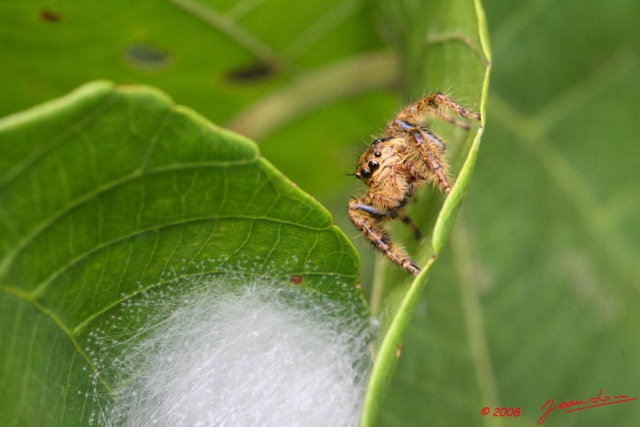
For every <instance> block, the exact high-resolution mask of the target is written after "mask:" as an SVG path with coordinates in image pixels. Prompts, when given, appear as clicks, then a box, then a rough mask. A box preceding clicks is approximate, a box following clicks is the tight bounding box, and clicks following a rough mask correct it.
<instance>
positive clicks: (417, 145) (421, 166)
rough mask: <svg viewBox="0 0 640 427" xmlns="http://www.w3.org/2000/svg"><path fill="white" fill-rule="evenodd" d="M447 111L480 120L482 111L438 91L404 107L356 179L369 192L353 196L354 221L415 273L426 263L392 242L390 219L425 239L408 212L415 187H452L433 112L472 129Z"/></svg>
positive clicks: (369, 152) (363, 158)
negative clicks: (431, 124)
mask: <svg viewBox="0 0 640 427" xmlns="http://www.w3.org/2000/svg"><path fill="white" fill-rule="evenodd" d="M447 110H448V111H451V112H453V113H455V115H457V116H459V117H461V118H464V119H470V120H480V114H478V113H473V112H471V111H468V110H466V109H465V108H463V107H461V106H460V105H458V104H456V103H455V102H453V101H452V100H451V99H450V98H448V97H447V96H445V95H443V94H441V93H433V94H431V95H429V96H427V97H426V98H423V99H421V100H419V101H416V102H414V103H413V104H410V105H409V106H407V107H405V108H404V109H403V110H402V111H400V112H399V113H398V115H396V117H395V118H394V119H393V120H391V121H390V122H389V123H388V124H387V128H386V131H385V134H386V135H385V136H384V137H382V138H378V139H376V140H374V141H373V143H372V144H371V146H370V147H369V148H368V149H367V150H366V151H365V152H364V153H363V154H362V155H361V156H360V158H359V159H358V164H357V166H356V173H355V176H356V178H358V179H360V180H362V182H364V183H365V185H366V186H367V187H368V189H367V193H366V194H365V195H364V196H361V197H356V198H354V199H352V200H350V201H349V211H348V213H349V218H350V219H351V222H353V224H354V225H355V226H356V227H357V228H358V229H359V230H360V231H361V232H362V234H364V236H365V237H366V238H367V239H368V240H369V241H371V243H373V245H374V246H375V247H376V248H378V249H379V250H380V251H381V252H382V253H383V254H384V255H385V256H386V257H387V258H389V259H390V260H391V261H393V262H395V263H396V264H398V265H399V266H400V267H402V268H404V269H406V270H408V271H409V272H410V273H412V274H413V275H417V274H418V273H419V272H420V267H418V264H416V262H415V261H414V260H412V259H411V258H410V257H409V255H408V254H407V253H406V252H405V251H404V249H402V248H401V247H399V246H397V245H396V244H395V243H393V242H392V241H391V236H390V235H389V233H388V232H387V231H386V230H385V228H384V223H385V222H386V221H392V220H394V219H396V218H400V219H401V220H402V222H404V223H405V224H407V225H408V226H409V227H410V228H411V229H412V231H413V233H414V235H415V236H416V238H420V231H419V230H418V228H416V227H415V225H413V223H412V222H411V220H410V219H409V217H407V216H406V215H405V214H404V213H403V210H404V207H405V206H406V205H407V203H409V201H410V200H411V197H412V196H413V193H414V191H415V190H416V189H418V188H419V187H421V186H422V185H423V184H432V185H436V186H438V187H439V188H440V190H442V191H443V192H444V193H445V194H448V193H449V191H450V190H451V181H450V179H449V176H448V166H447V162H446V158H445V148H446V146H445V144H444V142H443V141H442V139H440V137H438V136H437V135H436V134H435V133H433V132H432V131H431V130H429V128H427V127H426V126H425V124H424V123H425V120H426V119H427V118H428V117H429V116H432V117H437V118H439V119H442V120H444V121H446V122H448V123H451V124H452V125H455V126H458V127H461V128H463V129H469V127H470V126H469V124H468V123H467V122H465V121H462V120H458V119H457V118H455V117H453V116H451V115H449V114H448V113H447Z"/></svg>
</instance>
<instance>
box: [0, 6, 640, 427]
mask: <svg viewBox="0 0 640 427" xmlns="http://www.w3.org/2000/svg"><path fill="white" fill-rule="evenodd" d="M381 3H383V2H381ZM433 3H434V4H437V3H439V2H435V1H434V2H433ZM460 3H464V2H460ZM471 3H472V2H471V1H469V2H468V4H469V7H471V6H470V5H471ZM399 4H400V5H405V6H406V7H408V8H410V7H411V5H412V2H406V3H402V2H400V3H399ZM483 4H484V8H485V11H486V15H487V19H488V23H489V30H490V35H491V41H492V50H493V71H492V76H491V91H490V96H489V105H488V116H487V128H486V131H485V134H484V137H483V142H482V146H481V151H480V157H479V161H478V164H477V166H476V170H475V173H474V177H473V179H472V183H471V187H470V191H469V193H468V195H467V198H466V200H465V202H464V205H463V209H462V211H461V212H460V216H459V218H458V222H457V224H456V227H455V229H454V233H453V235H452V238H451V241H450V242H449V245H448V247H447V249H446V250H445V251H444V252H445V253H444V254H443V256H442V257H441V259H440V260H438V262H437V264H436V266H435V269H434V272H433V274H432V277H431V279H430V283H429V286H428V288H427V292H426V293H425V295H424V296H423V300H422V302H421V304H420V305H419V307H418V311H417V313H416V316H415V319H414V321H413V323H412V326H411V329H410V331H409V335H408V337H407V340H406V342H405V345H404V347H403V349H402V357H401V359H400V363H399V368H398V372H397V374H396V376H395V379H394V382H393V384H392V386H391V389H390V392H389V393H388V396H387V400H386V401H385V404H384V406H383V408H382V417H381V419H380V423H379V424H380V425H389V426H393V425H437V426H440V425H442V426H447V425H470V426H471V425H478V426H480V425H503V426H520V425H534V424H535V422H536V420H537V419H538V417H539V416H540V415H541V412H540V408H541V406H542V405H543V404H544V403H545V402H546V401H547V400H548V399H550V398H553V399H556V403H559V402H560V401H562V400H580V399H588V398H590V397H594V396H596V395H597V394H598V392H599V390H601V389H602V390H603V394H611V395H613V394H623V395H629V396H632V397H640V385H638V382H637V379H638V378H640V336H639V335H640V333H639V332H638V328H637V325H638V324H639V317H640V314H639V313H640V310H638V305H639V302H640V269H639V268H638V266H637V260H638V259H639V258H640V257H639V255H640V222H639V221H638V220H637V212H638V211H640V190H639V187H638V179H637V177H638V173H637V170H638V167H637V161H638V160H637V159H638V158H640V146H639V144H638V137H637V135H636V127H637V122H636V120H637V118H636V116H637V115H638V113H640V107H638V99H640V80H639V79H638V75H640V64H639V60H640V58H639V56H640V26H639V25H638V22H640V3H639V2H636V1H633V0H613V1H609V2H596V1H586V2H585V1H579V0H568V1H563V2H552V1H549V0H529V1H513V2H501V1H498V0H488V1H485V2H483ZM385 10H387V9H385V7H380V5H378V3H376V2H373V1H361V0H348V1H311V2H295V1H291V0H288V1H285V0H244V1H221V0H218V1H213V0H210V1H204V0H203V1H199V2H192V1H187V0H173V1H151V0H148V1H142V2H135V3H131V2H126V1H124V0H118V1H115V0H114V1H109V2H103V3H100V4H98V3H90V2H72V1H51V2H47V3H46V4H45V3H41V2H37V1H31V0H28V1H21V2H3V3H2V4H0V85H1V87H2V98H1V100H0V116H4V115H7V114H10V113H13V112H17V111H20V110H23V109H25V108H28V107H30V106H33V105H35V104H37V103H41V102H43V101H46V100H49V99H51V98H54V97H58V96H61V95H64V94H66V93H67V92H69V91H71V90H72V89H74V88H75V87H77V86H79V85H81V84H83V83H85V82H87V81H89V80H93V79H109V80H112V81H115V82H116V83H121V84H138V83H144V84H149V85H153V86H157V87H158V88H160V89H162V90H164V91H165V92H167V93H168V94H170V95H171V96H172V97H173V98H174V99H175V100H176V102H177V103H179V104H182V105H187V106H189V107H191V108H193V109H195V110H197V111H199V112H200V113H201V114H203V115H205V116H206V117H207V118H209V119H210V120H212V121H213V122H215V123H217V124H220V125H223V126H224V125H231V126H232V127H234V128H235V129H238V130H240V131H242V132H244V133H246V134H248V135H250V136H253V137H255V139H256V140H257V142H258V143H259V144H260V148H261V152H262V154H263V155H264V156H265V157H266V158H267V159H269V160H270V161H271V162H272V163H274V165H275V166H276V167H277V168H279V169H280V170H281V171H283V172H284V173H285V174H286V175H287V176H288V177H289V178H291V179H292V180H293V181H294V182H296V184H297V185H298V186H299V187H301V188H302V189H303V190H305V191H307V192H309V193H310V194H311V195H313V196H314V197H316V198H317V199H318V200H319V201H321V202H322V203H323V204H325V205H326V206H328V207H329V208H330V209H331V210H332V212H333V214H334V217H335V219H336V222H337V223H338V224H339V225H340V226H341V227H342V228H343V230H345V232H346V233H347V234H348V235H349V236H350V237H354V242H355V243H357V244H358V245H360V246H361V249H362V250H361V254H362V255H363V256H364V258H365V259H371V258H373V257H374V256H375V254H374V253H373V251H372V250H371V249H369V248H367V247H366V246H365V245H363V244H362V239H361V238H359V237H358V236H357V234H358V233H357V232H356V231H355V230H354V229H353V228H351V226H350V224H348V223H347V221H346V219H345V217H346V215H345V212H344V205H345V203H346V201H347V199H348V198H349V197H350V196H351V194H352V192H353V191H354V190H355V189H356V188H358V186H357V182H353V181H354V180H353V179H352V178H349V177H346V176H345V175H344V174H345V173H350V172H352V169H353V164H354V161H355V158H356V157H357V155H358V154H359V153H360V152H361V151H362V149H363V147H364V145H363V143H366V142H368V141H370V139H371V137H372V136H374V135H378V134H379V132H380V131H381V129H383V126H384V124H385V123H386V121H387V120H388V119H389V118H390V117H391V116H392V115H393V114H394V112H395V111H396V110H397V109H398V108H399V106H401V105H402V102H403V96H406V95H407V92H406V88H407V87H409V86H415V82H406V81H403V76H404V75H403V73H402V70H400V71H398V70H397V65H396V63H395V61H394V59H393V58H394V49H395V47H394V42H395V41H396V40H397V39H396V38H395V37H394V31H393V30H392V29H391V26H392V25H391V24H392V23H390V22H389V19H388V18H389V17H388V16H385ZM461 15H462V14H461ZM418 18H419V17H416V19H415V20H414V21H412V22H416V21H419V19H418ZM428 21H429V20H428V19H426V18H425V22H428ZM396 29H397V28H396ZM410 30H411V29H408V31H410ZM464 71H465V70H461V69H456V70H451V72H452V73H457V74H460V73H464ZM397 76H399V78H398V77H397ZM474 78H475V77H474ZM319 82H320V83H319ZM423 90H424V93H423V94H426V93H428V92H431V91H433V90H445V91H451V92H452V93H453V94H454V95H455V94H456V91H457V88H451V87H439V88H432V87H425V88H424V89H423ZM461 91H462V92H464V88H463V89H462V90H461ZM413 95H414V96H418V95H421V94H413ZM267 101H268V102H272V104H257V103H259V102H267ZM463 101H468V102H469V103H473V102H475V100H472V99H466V100H463ZM256 105H257V107H256V108H260V107H261V106H262V107H261V108H262V109H258V110H253V109H252V108H253V107H254V106H256ZM265 105H266V107H265ZM253 111H258V113H259V114H258V115H257V116H256V115H251V113H252V112H253ZM267 113H269V114H273V115H274V117H271V116H267ZM265 123H266V124H265ZM364 268H365V271H364V272H363V276H362V277H363V285H364V286H365V288H366V287H367V286H368V285H369V283H370V281H371V279H370V274H369V272H368V268H369V263H368V262H365V267H364ZM485 406H488V407H491V408H495V407H513V408H521V412H520V416H519V417H508V418H500V417H492V416H491V415H489V416H482V415H481V414H480V411H481V409H482V408H483V407H485ZM492 413H493V410H492V411H491V414H492ZM638 419H640V401H631V402H628V403H622V404H618V405H610V406H606V407H599V408H594V409H589V410H584V411H578V412H573V413H565V412H563V411H561V410H557V411H555V412H554V413H553V414H551V415H550V416H549V419H548V420H547V421H546V422H545V425H549V426H565V425H581V426H602V425H633V423H634V422H637V420H638Z"/></svg>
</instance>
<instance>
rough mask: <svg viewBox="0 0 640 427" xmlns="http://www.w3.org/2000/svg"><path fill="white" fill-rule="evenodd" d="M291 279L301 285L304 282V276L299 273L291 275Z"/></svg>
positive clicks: (295, 283)
mask: <svg viewBox="0 0 640 427" xmlns="http://www.w3.org/2000/svg"><path fill="white" fill-rule="evenodd" d="M289 281H290V282H291V283H293V284H294V285H300V284H302V281H303V279H302V276H298V275H297V274H294V275H292V276H291V277H289Z"/></svg>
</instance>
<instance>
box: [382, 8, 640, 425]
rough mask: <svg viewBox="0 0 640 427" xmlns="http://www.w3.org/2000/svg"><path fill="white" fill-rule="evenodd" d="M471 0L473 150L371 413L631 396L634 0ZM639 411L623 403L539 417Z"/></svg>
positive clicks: (638, 415)
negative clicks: (476, 59)
mask: <svg viewBox="0 0 640 427" xmlns="http://www.w3.org/2000/svg"><path fill="white" fill-rule="evenodd" d="M484 5H485V7H486V10H487V16H488V18H489V19H488V21H489V23H490V32H491V36H492V41H493V42H494V43H493V45H492V48H493V52H494V60H495V61H494V63H495V64H496V67H495V68H494V70H493V71H492V76H491V92H490V94H489V99H488V106H487V122H488V126H487V128H486V132H485V134H484V135H483V142H482V144H483V145H482V148H483V149H482V151H481V153H480V156H479V159H478V163H477V167H476V170H475V172H474V178H473V182H472V184H471V186H470V187H469V193H468V195H467V197H466V199H465V202H464V206H463V208H462V211H461V213H460V215H459V218H458V221H457V223H456V226H455V228H454V231H453V234H452V238H451V241H450V244H449V248H448V249H447V248H445V250H443V251H442V254H441V256H440V258H439V259H438V262H437V263H436V264H435V265H434V268H433V271H432V274H431V278H430V281H431V283H430V285H429V287H428V288H427V289H426V292H425V294H424V296H423V298H421V300H420V301H419V303H418V305H417V307H416V316H415V318H414V320H413V322H412V323H411V325H410V326H409V329H408V333H407V338H406V340H405V345H404V347H403V351H402V357H401V358H400V361H399V364H398V370H397V373H396V375H395V376H394V378H393V380H392V385H391V387H390V390H389V392H388V394H387V399H386V400H385V401H384V402H383V403H382V409H381V413H382V417H381V419H380V425H385V426H404V425H418V424H419V425H483V426H503V427H507V426H532V425H536V421H537V420H538V419H539V417H540V416H541V415H542V411H541V410H540V408H541V407H542V406H543V404H544V403H545V402H546V401H547V400H548V399H554V400H555V404H556V405H558V404H559V403H560V402H562V401H567V402H568V401H578V400H581V399H584V400H588V399H590V398H594V397H596V396H597V395H598V393H599V391H600V390H601V389H602V391H603V392H602V393H603V394H602V395H603V396H606V395H608V396H613V395H615V394H620V395H629V396H630V397H635V398H640V389H639V388H638V385H637V378H638V376H639V375H640V372H639V370H640V364H639V363H638V361H639V360H640V340H639V339H638V333H637V329H636V327H635V325H637V324H638V321H639V320H640V319H638V309H637V308H638V301H639V296H640V293H639V287H638V284H639V283H640V274H639V271H640V270H639V269H638V268H637V264H638V262H637V260H638V259H639V258H640V227H639V225H640V222H638V220H637V212H638V210H639V209H640V191H639V189H638V185H637V175H638V173H637V159H638V158H639V157H640V145H639V144H638V143H637V141H638V138H637V129H636V128H637V126H636V121H637V120H636V119H635V117H636V116H637V114H638V103H637V99H638V98H639V97H640V82H639V81H638V78H637V76H638V74H639V73H640V67H639V64H640V62H639V61H638V59H639V57H638V44H637V40H640V28H639V27H638V25H637V17H638V16H640V4H639V3H637V2H631V1H624V0H622V1H620V0H616V1H613V2H607V3H606V4H596V3H593V2H590V3H589V7H586V8H585V2H580V1H578V0H570V1H565V2H561V3H558V2H551V1H531V2H502V1H496V0H491V1H489V0H485V2H484ZM498 64H499V65H498ZM483 407H490V408H491V412H490V415H489V416H484V417H483V416H482V415H481V413H480V411H481V409H482V408H483ZM496 407H498V408H500V407H505V408H520V409H521V412H520V415H519V416H518V417H515V416H511V417H493V416H491V415H492V414H493V412H494V408H496ZM638 419H640V405H638V401H630V402H625V403H619V404H616V405H609V406H604V407H596V408H592V409H585V410H580V411H575V412H570V413H566V412H565V411H564V410H561V409H558V410H555V411H553V412H552V413H551V414H550V415H549V417H548V419H547V421H546V422H545V423H544V424H543V426H546V425H549V426H565V425H580V426H602V425H634V424H635V423H637V420H638Z"/></svg>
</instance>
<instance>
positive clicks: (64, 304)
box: [0, 82, 368, 426]
mask: <svg viewBox="0 0 640 427" xmlns="http://www.w3.org/2000/svg"><path fill="white" fill-rule="evenodd" d="M332 224H333V222H332V218H331V216H330V214H329V213H328V212H327V211H326V210H325V209H323V208H322V207H321V206H320V205H318V204H317V202H315V201H314V200H313V199H312V198H311V197H309V196H308V195H306V194H305V193H303V192H301V191H300V190H298V189H297V188H296V186H295V185H293V183H291V182H290V181H289V180H287V179H286V178H285V177H284V176H283V175H281V174H280V172H278V171H277V170H276V169H275V168H274V167H273V166H271V164H269V163H268V162H267V161H266V160H264V159H263V158H261V157H260V156H259V154H258V150H257V148H256V146H255V145H254V144H253V143H252V142H251V141H249V140H247V139H245V138H244V137H241V136H239V135H237V134H234V133H231V132H229V131H226V130H223V129H220V128H218V127H216V126H214V125H212V124H210V123H209V122H207V121H206V120H204V119H203V118H202V117H200V116H199V115H197V114H196V113H194V112H193V111H191V110H189V109H187V108H184V107H179V106H175V105H174V104H173V102H172V101H171V100H170V99H169V98H168V97H167V96H166V95H164V94H162V93H160V92H159V91H157V90H154V89H150V88H146V87H139V86H128V87H118V86H114V85H113V84H110V83H105V82H97V83H91V84H88V85H86V86H83V87H81V88H80V89H78V90H77V91H75V92H73V93H72V94H70V95H68V96H66V97H63V98H61V99H58V100H56V101H53V102H51V103H47V104H45V105H42V106H39V107H36V108H34V109H32V110H29V111H26V112H24V113H20V114H16V115H14V116H9V117H7V118H5V119H3V120H1V121H0V342H2V349H3V350H2V352H1V353H0V421H1V424H2V425H16V426H17V425H25V426H26V425H50V426H55V425H60V426H62V425H87V424H89V423H90V422H91V421H92V419H93V417H94V416H95V414H96V413H97V412H98V408H96V407H95V405H96V402H95V399H94V390H93V387H94V386H95V385H94V384H93V382H92V381H93V379H94V378H95V377H96V375H98V374H99V373H100V372H99V367H98V366H95V364H94V359H93V358H92V356H91V352H92V351H96V349H95V348H94V347H93V345H92V338H91V332H92V331H96V330H107V329H108V328H113V327H116V328H117V327H118V326H119V325H118V322H121V323H122V322H126V320H123V319H120V318H118V317H116V319H115V320H114V318H113V317H114V313H117V312H118V309H120V308H121V307H123V305H125V304H127V302H128V301H131V300H132V299H135V298H137V297H138V296H140V295H142V294H144V292H146V291H147V290H150V289H162V288H165V287H169V286H171V284H172V283H175V282H176V281H181V282H184V283H185V284H184V288H182V287H180V288H179V289H180V290H179V292H185V293H186V292H188V280H187V279H189V278H192V277H200V276H203V275H214V274H225V273H229V272H232V273H234V274H239V275H243V276H247V277H254V276H266V277H270V278H273V279H276V280H279V281H280V282H282V284H283V286H294V285H293V284H292V283H293V282H298V281H299V280H302V285H301V287H300V289H301V292H308V291H313V292H315V293H317V294H319V295H324V296H325V297H327V298H329V299H330V300H333V301H335V302H336V303H338V304H342V305H344V306H345V307H346V308H348V309H349V310H350V311H355V312H356V313H358V314H359V315H360V317H361V318H365V319H366V316H367V312H368V311H367V307H366V304H365V301H364V298H363V297H362V293H361V291H360V289H359V287H357V286H356V285H357V284H358V279H357V272H358V266H359V263H358V258H357V254H356V252H355V250H354V248H353V246H352V245H351V244H350V243H349V241H348V240H347V238H346V237H345V236H344V235H343V234H342V232H340V231H339V230H338V229H337V228H336V227H335V226H333V225H332ZM292 276H299V277H296V278H295V280H294V279H292ZM290 282H292V283H290ZM181 286H183V285H181ZM139 321H144V319H142V320H139ZM114 322H115V323H114ZM120 326H123V325H120ZM112 386H113V384H109V378H106V379H104V378H100V382H99V383H98V384H97V387H98V388H99V389H100V390H98V392H99V393H100V392H103V393H104V392H108V391H109V389H110V388H111V387H112Z"/></svg>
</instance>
